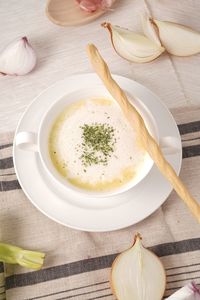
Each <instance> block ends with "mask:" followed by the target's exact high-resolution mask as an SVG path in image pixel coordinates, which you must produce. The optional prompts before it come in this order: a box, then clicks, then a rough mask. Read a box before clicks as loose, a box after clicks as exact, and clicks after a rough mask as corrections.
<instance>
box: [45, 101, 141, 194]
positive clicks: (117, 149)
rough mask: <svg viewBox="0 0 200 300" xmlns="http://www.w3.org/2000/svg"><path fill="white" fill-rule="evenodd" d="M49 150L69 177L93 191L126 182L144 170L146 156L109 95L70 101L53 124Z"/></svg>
mask: <svg viewBox="0 0 200 300" xmlns="http://www.w3.org/2000/svg"><path fill="white" fill-rule="evenodd" d="M49 152H50V157H51V160H52V162H53V164H54V166H55V168H56V169H57V171H58V172H59V173H60V174H61V175H62V176H64V177H65V178H66V180H68V181H69V182H70V183H71V184H73V185H75V186H77V187H79V188H83V189H87V190H92V191H106V190H113V189H116V188H118V187H120V186H122V185H124V184H126V183H127V182H129V181H130V180H131V179H133V177H134V176H135V175H136V174H137V173H138V172H141V171H142V168H143V165H144V161H145V156H146V153H145V152H144V151H143V150H142V149H141V148H140V147H139V146H138V145H137V143H136V133H135V131H134V129H133V128H132V127H131V126H130V125H129V123H128V122H127V120H126V118H125V117H124V115H123V113H122V111H121V109H120V108H119V107H118V105H117V104H116V103H115V102H114V101H112V100H108V99H89V100H82V101H78V102H76V103H73V104H71V105H68V106H67V107H66V108H65V109H64V111H63V112H62V113H61V114H60V115H59V116H58V117H57V119H56V120H55V122H54V124H53V126H52V129H51V131H50V135H49Z"/></svg>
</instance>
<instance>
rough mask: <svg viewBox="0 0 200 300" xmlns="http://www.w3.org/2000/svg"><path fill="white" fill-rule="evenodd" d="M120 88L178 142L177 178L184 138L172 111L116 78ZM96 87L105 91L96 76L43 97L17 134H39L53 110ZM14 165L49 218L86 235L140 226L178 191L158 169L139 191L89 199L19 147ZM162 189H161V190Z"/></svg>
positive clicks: (173, 159)
mask: <svg viewBox="0 0 200 300" xmlns="http://www.w3.org/2000/svg"><path fill="white" fill-rule="evenodd" d="M114 78H115V79H116V80H117V82H118V83H119V85H120V86H121V87H122V88H123V89H124V90H126V91H127V92H128V93H129V94H130V95H135V96H136V97H137V98H138V99H140V100H141V101H142V103H143V104H144V105H145V106H146V107H147V109H148V110H149V112H150V113H151V115H152V116H153V118H154V119H155V120H156V123H157V128H158V130H159V132H158V135H159V137H160V138H161V140H162V138H163V137H166V136H169V137H174V138H175V139H176V140H177V145H176V148H177V151H176V152H175V153H171V154H170V155H169V154H168V157H167V159H168V160H169V162H170V163H171V164H172V165H173V167H174V169H175V170H176V172H177V173H179V171H180V167H181V161H182V148H181V140H180V135H179V132H178V129H177V126H176V123H175V121H174V119H173V117H172V115H171V114H170V112H169V111H168V109H167V108H166V107H165V106H164V105H163V104H162V103H161V102H160V101H159V99H158V98H157V97H156V96H155V95H154V94H152V93H151V92H150V91H149V90H148V89H147V88H145V87H143V86H142V85H140V84H139V83H137V82H135V81H132V80H130V79H127V78H124V77H122V76H117V75H115V76H114ZM77 82H78V86H79V87H78V88H79V89H85V88H86V87H88V88H90V89H92V87H93V86H95V87H96V86H99V87H101V88H103V86H102V83H101V81H100V80H99V78H98V77H97V75H96V74H82V75H75V76H71V77H68V78H66V79H64V80H62V81H60V82H57V83H56V84H55V85H53V86H51V87H50V88H48V89H47V90H45V91H44V92H43V93H42V94H40V95H39V96H38V97H37V98H36V99H35V100H34V101H33V102H32V103H31V105H30V106H29V107H28V109H27V110H26V111H25V113H24V115H23V116H22V118H21V120H20V122H19V125H18V127H17V130H16V135H17V134H18V133H19V132H22V131H29V132H36V133H37V132H38V130H39V123H40V120H41V119H42V118H43V116H44V115H45V113H46V111H47V109H48V108H49V107H50V106H51V105H52V104H53V103H55V102H56V101H58V99H61V98H63V97H64V96H65V97H66V96H67V95H68V94H71V93H73V92H75V91H76V90H77ZM13 158H14V166H15V170H16V174H17V177H18V180H19V182H20V184H21V186H22V189H23V190H24V192H25V194H26V195H27V197H28V198H29V199H30V200H31V202H32V203H33V204H34V205H35V206H36V207H37V208H38V209H39V210H40V211H42V212H43V213H44V214H45V215H47V216H48V217H50V218H51V219H53V220H55V221H56V222H59V223H61V224H63V225H65V226H69V227H72V228H76V229H80V230H86V231H108V230H116V229H120V228H123V227H127V226H129V225H132V224H135V223H137V222H139V221H141V220H142V219H144V218H145V217H147V216H148V215H150V214H151V213H153V212H154V211H155V210H156V209H157V208H158V207H159V206H160V205H161V204H162V203H163V202H164V201H165V199H166V198H167V196H168V195H169V193H170V192H171V190H172V187H171V186H170V184H169V183H168V182H167V181H166V180H165V178H164V177H163V176H162V175H161V174H160V173H159V171H158V170H157V168H156V167H155V166H153V168H152V169H151V171H150V173H149V174H148V175H147V176H146V177H145V178H144V179H143V180H142V181H141V182H140V183H138V184H137V185H136V186H135V187H133V188H132V189H130V190H128V191H127V192H124V193H122V194H118V195H115V196H111V197H109V198H106V197H105V198H102V197H101V198H98V197H97V198H96V197H87V196H86V195H85V196H84V195H82V194H80V193H76V192H73V191H70V190H69V191H67V190H66V189H65V188H64V187H62V186H61V185H59V184H56V182H55V181H54V180H52V178H51V176H49V174H48V173H47V172H46V171H45V169H44V168H43V166H42V164H41V160H40V157H39V155H38V153H35V152H29V151H22V150H20V149H19V148H18V147H16V145H15V143H14V148H13ZM158 187H159V189H158Z"/></svg>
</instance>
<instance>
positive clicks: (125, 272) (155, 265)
mask: <svg viewBox="0 0 200 300" xmlns="http://www.w3.org/2000/svg"><path fill="white" fill-rule="evenodd" d="M165 285H166V275H165V270H164V268H163V265H162V263H161V261H160V259H159V258H158V257H157V256H156V255H155V254H153V253H152V252H151V251H149V250H147V249H146V248H144V247H143V245H142V243H141V236H140V235H139V234H137V235H136V236H135V241H134V244H133V246H132V247H131V248H130V249H128V250H126V251H124V252H122V253H121V254H120V255H119V256H117V258H116V259H115V261H114V263H113V265H112V271H111V286H112V289H113V293H114V295H115V296H116V297H117V299H118V300H161V299H162V297H163V294H164V291H165Z"/></svg>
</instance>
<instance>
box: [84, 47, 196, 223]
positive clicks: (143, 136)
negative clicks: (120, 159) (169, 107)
mask: <svg viewBox="0 0 200 300" xmlns="http://www.w3.org/2000/svg"><path fill="white" fill-rule="evenodd" d="M87 52H88V55H89V58H90V61H91V63H92V66H93V68H94V69H95V71H96V73H97V74H98V76H99V77H100V78H101V80H102V81H103V83H104V85H105V86H106V88H107V90H108V91H109V92H110V94H111V95H112V96H113V98H114V99H115V100H116V101H117V102H118V104H119V105H120V107H121V109H122V111H123V112H124V114H125V115H126V117H127V119H128V121H129V122H130V124H131V126H133V127H134V128H135V130H136V133H137V136H138V138H139V141H140V143H141V145H142V146H143V147H144V149H145V150H146V151H147V152H148V153H149V155H150V157H151V158H152V159H153V161H154V162H155V164H156V165H157V167H158V169H159V170H160V172H161V173H162V174H163V175H164V176H165V177H166V178H167V179H168V180H169V182H170V183H171V185H172V186H173V187H174V189H175V191H176V192H177V194H178V195H179V196H180V198H181V199H182V200H183V201H184V202H185V204H186V205H187V206H188V208H189V209H190V210H191V212H192V213H193V215H194V216H195V217H196V219H197V220H198V222H199V223H200V205H199V204H198V203H197V201H196V200H195V199H194V198H193V197H192V195H191V194H190V193H189V191H188V190H187V188H186V187H185V186H184V184H183V182H182V181H181V179H180V178H179V177H178V176H177V175H176V172H175V171H174V169H173V168H172V166H171V165H170V164H169V163H168V162H167V160H166V159H165V158H164V156H163V154H162V152H161V150H160V148H159V146H158V144H157V142H156V141H155V140H154V138H153V137H152V136H151V135H150V133H149V132H148V130H147V128H146V126H145V123H144V120H143V118H142V117H141V115H140V114H139V113H138V111H137V110H136V109H135V108H134V106H133V105H131V104H130V102H129V101H128V98H127V96H126V94H125V93H124V91H123V90H122V89H121V88H120V87H119V85H118V84H117V83H116V82H115V80H114V79H113V78H112V76H111V74H110V71H109V69H108V66H107V64H106V63H105V61H104V60H103V58H102V57H101V55H100V54H99V52H98V50H97V48H96V47H95V46H94V45H92V44H90V45H88V46H87Z"/></svg>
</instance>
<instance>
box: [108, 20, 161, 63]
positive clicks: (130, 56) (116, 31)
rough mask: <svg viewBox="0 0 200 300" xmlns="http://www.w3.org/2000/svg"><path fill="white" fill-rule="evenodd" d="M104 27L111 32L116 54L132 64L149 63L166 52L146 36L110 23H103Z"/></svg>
mask: <svg viewBox="0 0 200 300" xmlns="http://www.w3.org/2000/svg"><path fill="white" fill-rule="evenodd" d="M102 26H103V27H105V28H107V29H108V30H109V32H110V35H111V41H112V44H113V47H114V49H115V50H116V52H117V53H118V54H119V55H120V56H122V57H123V58H125V59H127V60H129V61H131V62H137V63H144V62H149V61H152V60H154V59H155V58H157V57H158V56H160V55H161V53H162V52H163V51H164V48H163V47H161V46H159V45H157V44H156V43H155V42H153V41H151V40H150V39H148V38H147V37H145V36H144V35H141V34H138V33H135V32H133V31H130V30H128V29H125V28H121V27H119V26H113V25H111V24H110V23H103V24H102Z"/></svg>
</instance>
